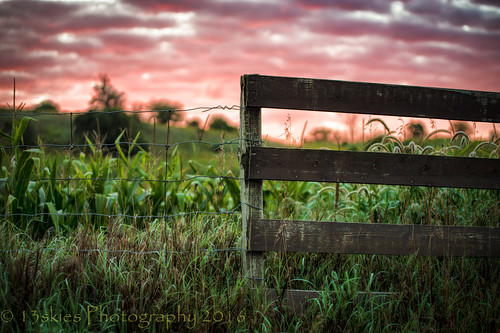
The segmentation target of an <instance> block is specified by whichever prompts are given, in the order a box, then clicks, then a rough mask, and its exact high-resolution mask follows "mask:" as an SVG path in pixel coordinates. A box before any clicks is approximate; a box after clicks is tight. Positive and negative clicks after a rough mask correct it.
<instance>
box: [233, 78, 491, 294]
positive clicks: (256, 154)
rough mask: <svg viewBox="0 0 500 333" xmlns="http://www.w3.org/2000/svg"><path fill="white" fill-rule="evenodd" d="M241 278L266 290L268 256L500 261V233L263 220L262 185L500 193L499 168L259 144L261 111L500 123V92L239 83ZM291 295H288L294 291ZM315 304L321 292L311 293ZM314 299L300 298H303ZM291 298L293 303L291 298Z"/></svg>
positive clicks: (297, 81) (298, 81) (300, 81)
mask: <svg viewBox="0 0 500 333" xmlns="http://www.w3.org/2000/svg"><path fill="white" fill-rule="evenodd" d="M240 105H241V111H240V138H241V139H244V140H240V168H241V175H242V178H241V201H242V202H244V203H247V204H246V205H244V206H243V207H242V210H243V212H242V213H243V215H242V220H243V221H242V222H243V235H242V236H243V237H242V239H243V247H244V248H246V249H247V251H246V253H245V254H244V256H243V272H244V275H245V276H246V277H247V278H250V279H253V280H255V281H262V280H263V278H264V276H263V274H264V264H263V252H266V251H277V252H278V251H281V252H282V251H286V252H318V253H351V254H399V255H411V254H413V253H416V254H417V255H424V256H444V255H451V256H463V255H464V256H487V257H499V256H500V228H494V227H461V226H431V225H394V224H383V223H377V224H372V223H341V222H334V223H332V222H316V221H282V220H267V219H263V210H262V207H263V202H262V181H263V180H265V179H268V180H283V181H318V182H346V183H362V184H386V185H409V186H438V187H464V188H482V189H496V190H498V189H500V160H499V159H483V158H464V157H448V156H432V155H410V154H387V153H374V152H351V151H328V150H313V149H287V148H265V147H262V145H261V136H262V135H261V109H262V108H276V109H293V110H310V111H327V112H343V113H361V114H373V115H389V116H403V117H425V118H434V119H449V120H463V121H480V122H494V123H498V122H500V93H495V92H480V91H469V90H453V89H439V88H427V87H415V86H400V85H389V84H374V83H360V82H346V81H332V80H318V79H305V78H288V77H275V76H262V75H244V76H242V77H241V104H240ZM289 292H290V291H289ZM309 294H310V295H309V296H312V297H314V296H317V293H315V292H313V293H312V294H311V293H309ZM307 295H308V292H305V291H296V295H295V296H297V297H298V298H301V299H302V298H307V297H309V296H307ZM291 297H294V296H293V295H291Z"/></svg>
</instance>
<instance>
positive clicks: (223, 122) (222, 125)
mask: <svg viewBox="0 0 500 333" xmlns="http://www.w3.org/2000/svg"><path fill="white" fill-rule="evenodd" d="M210 129H213V130H219V131H224V132H235V131H237V128H236V127H233V126H231V125H229V124H228V121H227V119H226V118H225V117H223V116H215V117H213V118H212V120H211V121H210Z"/></svg>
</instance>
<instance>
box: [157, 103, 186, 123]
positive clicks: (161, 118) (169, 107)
mask: <svg viewBox="0 0 500 333" xmlns="http://www.w3.org/2000/svg"><path fill="white" fill-rule="evenodd" d="M149 109H150V110H152V111H158V112H157V113H156V119H157V120H158V122H160V123H161V124H166V123H167V122H168V121H169V120H171V121H172V122H173V123H174V124H175V123H177V122H179V121H181V120H182V113H180V112H177V111H176V110H179V109H182V105H181V104H179V103H177V102H171V101H168V100H159V101H153V102H151V103H150V104H149Z"/></svg>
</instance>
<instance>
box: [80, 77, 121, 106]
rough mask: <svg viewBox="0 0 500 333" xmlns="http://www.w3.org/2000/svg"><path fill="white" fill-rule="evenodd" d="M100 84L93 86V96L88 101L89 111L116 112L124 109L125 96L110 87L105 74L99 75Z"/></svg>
mask: <svg viewBox="0 0 500 333" xmlns="http://www.w3.org/2000/svg"><path fill="white" fill-rule="evenodd" d="M99 78H100V80H101V82H100V83H99V84H96V85H95V86H94V96H93V97H92V99H91V100H90V102H89V104H90V109H91V110H96V111H116V110H121V109H123V108H124V105H125V97H124V96H125V94H124V93H123V92H119V91H118V90H116V89H115V87H113V86H112V85H111V80H110V79H109V77H108V75H107V74H101V75H100V77H99Z"/></svg>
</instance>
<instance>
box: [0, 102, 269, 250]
mask: <svg viewBox="0 0 500 333" xmlns="http://www.w3.org/2000/svg"><path fill="white" fill-rule="evenodd" d="M235 110H236V111H239V106H238V105H232V106H227V105H218V106H213V107H194V108H189V109H166V110H116V111H115V110H113V111H87V112H82V113H78V112H58V113H43V112H42V113H33V112H24V111H23V112H10V113H0V124H2V121H3V119H9V118H11V119H12V118H14V119H17V118H18V117H25V116H27V117H31V118H37V117H40V118H41V117H61V116H67V117H69V124H68V126H69V127H70V128H69V138H68V139H69V142H68V143H64V144H61V143H46V142H42V140H41V136H42V130H41V128H40V137H39V139H38V144H24V143H23V141H22V140H17V142H15V139H14V138H13V137H8V135H3V137H4V142H5V141H7V142H6V143H5V144H3V145H0V147H1V149H2V150H3V152H1V154H4V155H8V154H7V153H6V152H9V151H10V154H14V151H15V150H22V151H28V152H32V153H33V152H35V151H36V150H44V149H45V148H50V149H52V150H55V151H58V152H59V153H60V152H61V151H62V152H63V153H62V154H63V156H66V157H67V162H68V164H69V167H66V168H65V169H64V173H65V174H64V175H63V176H56V175H53V174H50V175H49V176H47V175H44V176H42V177H40V176H38V177H36V176H34V175H33V174H30V175H29V176H27V177H26V176H25V175H24V174H23V172H22V170H21V172H19V170H14V169H15V168H16V163H17V162H18V161H16V160H15V155H14V156H13V157H12V159H11V160H10V164H9V162H7V166H6V167H4V166H2V168H4V169H5V168H7V169H8V168H9V167H11V168H12V170H11V172H10V174H8V172H5V170H3V171H4V172H2V176H1V178H0V190H2V191H3V190H4V189H6V187H8V186H10V187H14V188H16V191H17V189H18V188H22V187H23V186H24V188H29V187H35V184H38V183H50V182H60V183H61V184H64V186H63V185H61V187H67V188H68V191H67V192H68V193H67V194H70V193H71V189H70V184H72V186H73V187H72V188H73V189H74V190H76V189H78V188H79V187H80V186H81V183H82V182H89V183H98V182H104V183H105V184H108V185H109V184H110V182H115V183H117V184H122V185H123V182H126V183H128V184H129V185H130V184H133V183H158V184H163V185H164V191H163V192H162V194H163V198H162V199H160V201H161V203H162V204H163V205H164V207H166V206H167V205H168V202H169V200H171V198H169V193H168V191H167V185H169V184H181V183H188V184H189V183H193V182H194V181H196V180H203V179H205V180H214V181H215V180H218V181H219V183H218V184H212V185H213V186H219V187H223V186H224V184H223V182H224V181H233V182H237V181H239V179H240V178H239V177H238V176H235V175H233V174H227V173H226V174H222V173H219V174H213V172H212V174H202V173H194V174H193V173H191V174H188V173H185V174H184V173H183V171H182V166H181V172H180V176H179V175H175V176H174V172H173V171H172V170H169V167H170V164H172V162H171V161H169V150H170V149H171V148H175V147H179V146H183V145H198V146H199V145H204V146H208V147H210V148H211V149H212V151H215V152H220V151H221V150H222V148H223V147H224V146H231V145H239V144H240V142H242V141H252V142H255V141H259V142H260V140H253V139H247V138H233V139H230V140H225V139H223V137H222V136H221V140H220V141H219V142H211V141H206V140H201V138H200V139H198V140H182V141H177V142H171V136H172V132H173V131H174V128H175V127H173V126H172V125H171V120H170V117H169V120H168V121H167V122H166V136H165V138H164V140H165V143H158V142H157V140H156V133H155V134H154V135H155V137H154V139H153V142H135V141H133V140H128V141H126V140H120V138H121V136H120V137H119V138H118V139H117V140H115V142H102V143H99V142H96V143H93V142H90V141H88V140H87V142H86V143H82V142H78V141H77V140H76V139H75V137H74V132H75V119H77V117H79V116H81V115H84V114H96V115H105V114H112V115H113V114H123V113H127V114H131V115H139V114H148V113H149V114H151V113H154V114H156V115H160V114H161V113H169V114H173V113H178V112H193V111H201V112H203V113H206V112H213V111H235ZM238 116H239V114H238ZM151 118H152V117H151ZM151 118H150V119H151ZM130 121H132V118H131V120H130ZM12 126H14V124H12ZM97 126H99V124H97ZM205 126H206V124H205ZM205 126H204V127H203V128H202V130H205ZM154 130H155V131H156V123H155V124H154ZM193 130H194V131H199V130H200V129H199V128H198V129H193ZM198 133H199V132H198ZM3 134H5V133H3ZM6 137H7V138H6ZM5 139H7V140H5ZM127 146H128V148H129V149H130V148H133V147H139V149H149V148H151V147H156V148H161V149H164V150H165V154H164V164H165V167H164V169H163V170H162V172H163V174H162V175H161V176H158V177H150V176H151V175H152V174H151V173H148V174H140V175H138V176H135V175H133V176H132V177H130V175H127V176H121V177H120V176H117V175H110V174H107V175H100V174H97V175H96V174H95V172H87V173H86V174H84V175H83V176H82V175H81V173H80V174H78V172H77V170H76V168H75V166H74V163H75V162H74V161H75V160H76V159H77V157H75V156H73V155H74V152H75V151H76V150H78V149H82V150H84V149H89V148H98V149H105V148H110V149H112V148H115V147H127ZM129 157H130V156H129ZM24 162H25V161H23V163H24ZM7 171H9V170H7ZM6 174H8V175H7V176H6ZM22 183H27V184H25V185H23V186H21V185H20V184H22ZM40 188H41V187H38V189H40ZM119 190H120V187H118V191H119ZM213 190H214V191H216V189H213ZM148 191H149V192H151V188H148V189H146V190H145V191H144V192H148ZM16 193H17V194H19V193H18V192H16ZM40 193H41V192H40ZM132 194H134V193H133V192H132ZM31 195H32V196H33V195H35V196H36V195H38V193H31ZM170 195H174V194H173V193H170ZM111 199H112V198H111ZM209 199H210V198H208V197H207V198H206V200H209ZM9 200H10V202H9ZM14 200H20V198H14V199H11V198H10V197H9V199H8V202H4V204H6V207H3V209H1V212H0V219H23V218H24V219H46V218H80V217H90V218H104V219H108V220H109V219H112V218H125V219H151V220H154V219H165V221H167V220H169V219H172V218H178V217H184V216H191V215H195V216H198V215H208V216H210V215H212V216H220V215H238V214H241V207H242V206H243V205H247V206H249V207H252V208H255V209H259V210H262V207H256V206H254V205H250V204H249V203H246V202H239V203H238V202H237V200H233V201H232V202H231V203H230V204H229V203H228V204H227V206H226V207H217V209H214V208H215V207H213V208H212V209H209V208H205V209H198V210H196V209H195V210H185V211H174V212H168V211H167V209H166V208H165V209H163V211H162V210H160V211H159V212H157V213H156V214H144V213H136V212H132V213H128V212H116V211H115V212H112V213H111V212H98V211H95V209H94V210H93V209H91V208H90V207H88V206H89V205H88V204H85V205H83V206H85V207H79V209H76V211H64V209H48V210H47V209H46V208H44V207H42V208H40V207H38V208H35V209H34V210H32V211H24V209H25V207H22V208H23V209H17V210H13V209H10V208H9V207H8V205H9V204H12V202H13V201H14ZM113 200H115V201H114V204H115V206H116V204H117V202H116V198H115V199H113ZM143 200H144V195H143ZM35 201H36V200H35ZM75 201H76V200H75ZM18 208H19V207H18ZM71 208H73V209H74V208H75V206H71ZM79 210H82V211H79ZM240 250H242V248H239V247H228V248H221V249H196V250H192V251H166V250H152V251H132V250H121V249H120V250H114V249H97V248H96V249H76V250H75V251H77V252H79V253H90V252H102V253H114V254H119V253H124V254H125V253H126V254H138V255H147V254H165V255H168V254H183V253H193V252H195V251H198V252H206V253H208V254H213V253H218V252H232V251H240ZM38 251H43V252H52V251H67V249H59V248H41V249H26V248H24V249H0V252H2V253H19V252H26V253H35V252H38Z"/></svg>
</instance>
